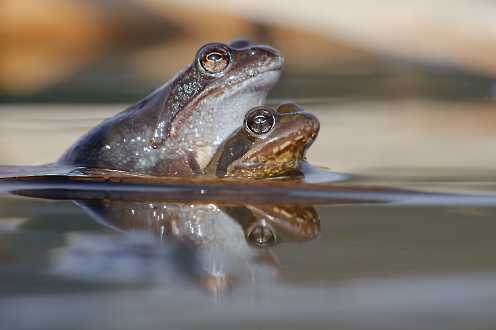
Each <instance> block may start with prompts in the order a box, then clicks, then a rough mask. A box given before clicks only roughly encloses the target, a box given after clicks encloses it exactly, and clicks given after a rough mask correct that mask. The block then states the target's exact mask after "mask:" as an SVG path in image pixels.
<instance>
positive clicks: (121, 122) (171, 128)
mask: <svg viewBox="0 0 496 330" xmlns="http://www.w3.org/2000/svg"><path fill="white" fill-rule="evenodd" d="M283 63H284V58H283V57H282V55H281V54H280V52H279V51H278V50H276V49H275V48H273V47H270V46H266V45H257V44H252V43H251V42H249V41H247V40H236V41H233V42H232V43H230V44H223V43H209V44H206V45H204V46H202V47H201V48H200V49H199V50H198V51H197V53H196V55H195V57H194V59H193V62H192V63H191V64H190V65H188V66H187V67H186V68H185V69H183V70H182V71H180V72H179V73H178V74H176V76H174V77H173V78H172V79H170V80H169V81H168V82H166V83H165V84H164V85H162V86H161V87H159V88H158V89H156V90H155V91H153V92H152V93H151V94H150V95H148V96H147V97H145V98H144V99H143V100H141V101H139V102H138V103H136V104H134V105H132V106H131V107H129V108H128V109H126V110H124V111H122V112H120V113H118V114H116V115H114V116H112V117H110V118H108V119H106V120H104V121H103V122H101V123H100V124H99V125H97V126H96V127H94V128H93V129H91V130H90V131H89V132H88V133H86V134H85V135H83V136H82V137H81V138H80V139H79V140H77V141H76V142H75V143H74V144H73V145H72V146H70V147H69V148H68V149H67V151H66V152H65V153H64V154H63V155H62V156H61V157H60V158H59V159H58V161H57V162H56V165H58V166H81V167H88V168H104V169H111V170H118V171H125V172H132V173H141V174H146V175H153V176H176V177H191V176H194V175H197V174H201V173H202V172H203V171H204V169H205V168H206V166H207V165H208V164H209V162H210V160H211V158H212V157H213V156H214V155H215V153H216V152H217V149H218V148H219V147H220V146H221V144H222V142H223V141H224V140H225V139H226V138H227V137H228V136H230V135H231V134H232V133H233V132H234V131H235V130H236V129H237V128H238V127H239V126H240V123H242V122H243V118H244V115H245V114H246V112H247V111H248V110H249V109H251V108H253V107H256V106H259V105H261V104H263V103H264V102H265V99H266V97H267V94H268V93H269V91H270V90H271V89H272V87H273V86H274V85H275V84H276V83H277V81H278V80H279V77H280V75H281V70H282V65H283Z"/></svg>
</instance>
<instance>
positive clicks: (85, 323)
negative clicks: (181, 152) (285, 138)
mask: <svg viewBox="0 0 496 330" xmlns="http://www.w3.org/2000/svg"><path fill="white" fill-rule="evenodd" d="M4 170H5V168H4ZM10 170H11V171H10V173H11V174H12V168H11V169H10ZM64 170H66V169H64ZM32 172H34V171H32ZM326 173H327V172H325V171H321V172H319V173H318V174H319V175H318V176H317V177H318V179H315V177H314V182H313V183H308V182H307V183H290V184H289V185H285V183H284V182H282V181H273V182H272V183H269V184H268V185H270V189H269V188H267V185H266V184H265V183H263V182H262V183H261V184H260V183H256V184H249V183H243V185H244V186H245V189H242V190H241V189H240V188H239V187H238V186H236V182H226V183H225V184H221V189H220V193H219V190H216V189H217V188H216V187H218V183H213V182H200V183H194V182H193V183H192V182H188V183H184V182H180V181H176V182H172V183H171V182H164V180H162V182H154V183H153V184H152V183H150V182H148V183H146V184H140V183H137V182H136V181H134V182H133V180H129V179H128V180H114V181H117V182H111V183H109V182H102V181H101V180H96V181H95V180H94V178H93V179H92V178H89V179H88V178H86V179H85V180H81V178H82V176H76V177H75V179H68V178H67V177H64V176H51V177H49V178H46V177H28V178H24V179H23V180H21V181H19V180H18V179H16V180H13V179H9V180H5V179H4V180H3V181H2V182H1V183H0V187H2V189H3V194H2V195H1V196H2V197H1V198H0V210H1V212H0V237H1V239H0V242H1V244H0V279H1V280H0V292H1V298H0V306H1V308H0V320H2V324H3V325H2V328H5V329H34V328H44V329H67V328H69V327H70V328H72V329H88V328H105V329H135V328H141V329H157V328H164V329H194V328H201V329H214V328H215V329H219V328H221V329H223V328H226V329H231V328H233V327H235V328H240V329H252V328H262V329H274V328H276V329H278V328H284V329H299V328H312V329H319V328H322V329H324V328H325V329H329V328H336V329H364V328H365V329H423V328H426V329H444V328H446V329H455V328H456V329H466V328H470V329H488V328H492V327H494V326H496V318H494V313H493V311H494V310H495V308H496V259H495V258H494V251H495V249H496V241H495V240H494V231H495V230H496V222H495V221H494V217H495V216H496V196H494V197H493V196H492V195H491V192H490V191H488V190H487V189H486V190H485V191H484V193H478V194H474V193H471V194H464V193H463V192H462V188H463V186H462V187H461V188H459V189H458V190H457V193H452V191H453V190H456V189H454V186H456V184H454V183H453V182H451V183H450V185H449V186H450V189H449V190H450V191H451V192H450V193H440V192H439V187H437V189H436V190H437V191H436V192H426V191H427V190H428V189H427V188H428V185H427V184H425V183H424V184H423V187H422V189H417V190H412V189H401V187H400V188H398V187H394V188H393V187H392V186H398V183H397V182H398V180H397V179H396V180H395V181H392V183H395V184H392V185H391V187H387V186H384V178H382V179H381V180H378V179H377V178H375V179H374V178H373V177H369V178H364V177H353V176H339V175H337V174H335V173H330V175H329V176H326ZM309 177H310V178H312V175H309ZM323 178H327V179H328V180H327V181H333V182H331V183H329V182H327V183H323V182H322V181H326V180H324V179H323ZM140 180H141V179H140ZM319 180H320V182H319ZM374 180H375V181H374ZM165 181H167V180H165ZM406 181H407V180H406ZM406 181H404V182H406ZM410 181H411V180H410ZM316 182H319V183H316ZM404 182H403V183H404ZM410 183H411V185H414V183H415V182H410ZM465 183H466V182H465ZM415 185H416V186H417V187H419V183H418V182H416V183H415ZM405 186H408V185H407V184H405ZM278 189H279V190H278ZM7 191H11V192H14V195H12V194H8V193H7ZM222 191H224V192H226V191H227V193H226V194H223V193H222ZM233 191H234V192H235V191H238V193H237V196H236V198H232V196H230V195H232V193H233ZM195 192H196V194H195ZM20 195H22V196H20ZM27 196H35V197H42V198H41V199H40V198H31V197H27ZM185 196H190V197H189V198H190V200H189V201H187V198H186V197H185ZM226 196H227V197H226ZM270 196H272V198H271V197H270ZM264 198H268V199H267V200H266V202H265V203H263V204H257V203H260V202H261V200H263V199H264ZM68 199H75V200H76V201H71V200H68ZM193 199H195V200H196V201H194V200H193ZM236 200H237V202H236ZM241 200H242V201H243V203H240V201H241ZM252 202H253V203H252ZM312 202H314V204H315V205H314V204H313V203H312Z"/></svg>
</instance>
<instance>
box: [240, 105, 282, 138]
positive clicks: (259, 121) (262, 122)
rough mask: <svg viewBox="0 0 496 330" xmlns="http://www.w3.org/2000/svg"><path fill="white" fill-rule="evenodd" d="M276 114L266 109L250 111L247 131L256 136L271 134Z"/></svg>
mask: <svg viewBox="0 0 496 330" xmlns="http://www.w3.org/2000/svg"><path fill="white" fill-rule="evenodd" d="M275 121H276V119H275V115H274V112H273V111H272V110H271V109H269V108H265V107H260V108H255V109H252V110H250V111H249V112H248V113H247V114H246V116H245V129H247V130H248V132H250V133H252V134H255V135H262V134H266V133H268V132H270V130H271V129H272V127H274V123H275Z"/></svg>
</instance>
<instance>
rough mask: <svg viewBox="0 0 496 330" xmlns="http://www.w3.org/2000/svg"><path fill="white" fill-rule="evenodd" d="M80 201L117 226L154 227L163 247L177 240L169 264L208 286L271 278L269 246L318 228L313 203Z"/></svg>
mask: <svg viewBox="0 0 496 330" xmlns="http://www.w3.org/2000/svg"><path fill="white" fill-rule="evenodd" d="M78 204H79V205H80V206H82V207H83V208H84V209H85V210H86V211H88V212H89V213H90V214H91V215H92V216H93V217H95V218H96V219H97V220H98V221H99V222H100V223H103V224H105V225H107V226H109V227H111V228H113V229H115V230H118V231H125V232H143V231H147V232H152V233H153V234H154V235H155V236H156V237H159V238H161V239H162V241H163V242H164V244H166V246H167V244H169V246H170V244H179V245H180V246H181V247H180V248H178V249H176V250H175V251H176V254H175V255H174V256H173V258H172V259H174V260H171V264H172V265H182V266H181V267H177V270H179V271H180V272H182V273H186V275H187V276H186V277H187V278H190V279H193V280H194V282H195V283H196V284H198V285H201V286H203V287H206V288H208V289H209V290H212V291H219V290H222V289H225V288H229V287H232V286H236V285H240V284H241V283H246V282H248V281H250V282H253V281H257V280H258V279H259V278H263V279H267V278H274V277H275V276H276V274H277V272H278V267H277V258H276V257H275V256H274V255H273V252H272V250H271V247H273V246H274V245H276V244H278V243H280V242H292V241H307V240H312V239H315V238H316V237H317V236H318V235H319V232H320V222H319V218H318V214H317V213H316V211H315V209H314V208H312V207H301V206H287V205H270V206H268V205H264V206H256V205H247V206H221V205H215V204H168V203H144V202H134V203H129V202H122V201H86V202H78ZM184 265H188V266H187V267H184Z"/></svg>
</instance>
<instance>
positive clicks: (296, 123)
mask: <svg viewBox="0 0 496 330" xmlns="http://www.w3.org/2000/svg"><path fill="white" fill-rule="evenodd" d="M319 127H320V125H319V121H318V119H317V118H316V117H315V116H313V115H312V114H310V113H308V112H305V111H303V109H302V108H301V107H299V106H298V105H296V104H294V103H283V104H281V105H280V106H279V107H278V108H277V110H274V109H272V108H269V107H265V106H260V107H256V108H253V109H251V110H250V111H249V112H248V113H247V114H246V116H245V120H244V125H243V126H242V127H240V128H239V129H238V130H236V131H235V132H234V133H233V134H232V135H231V137H229V138H228V139H227V140H226V141H225V143H224V144H223V145H222V147H221V148H219V151H218V152H217V154H216V155H215V156H214V157H213V159H212V161H211V162H210V164H209V166H208V167H207V173H209V174H214V175H216V176H219V177H226V176H227V177H250V178H267V177H274V176H283V175H289V174H295V173H296V172H297V171H298V167H299V164H300V162H301V161H302V160H304V158H305V152H306V150H307V149H308V148H309V147H310V146H311V145H312V143H313V141H314V140H315V138H316V137H317V134H318V132H319Z"/></svg>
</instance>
